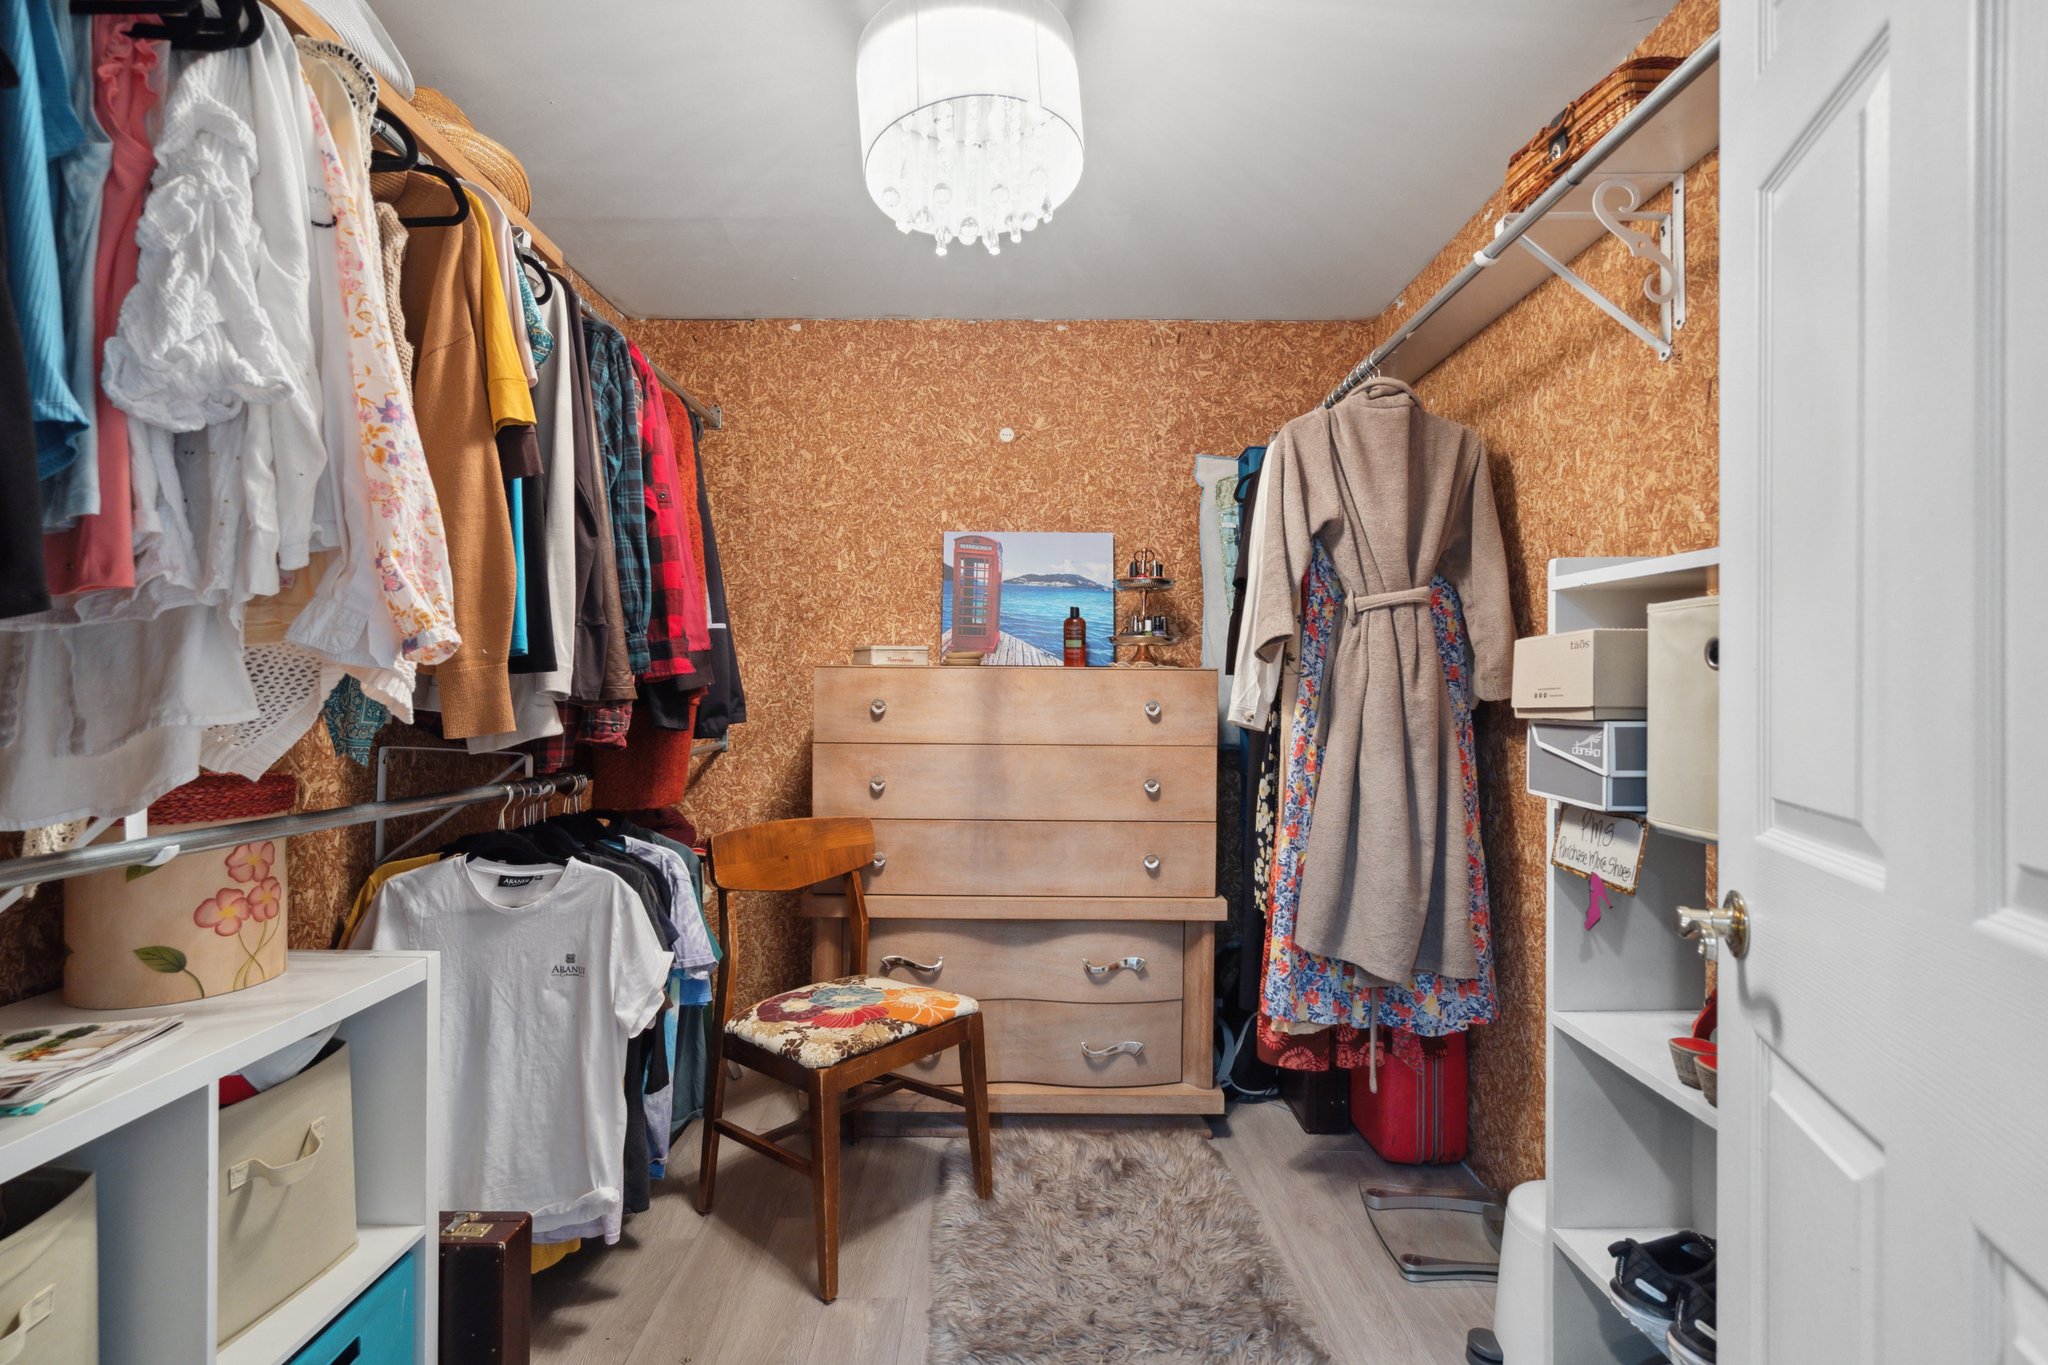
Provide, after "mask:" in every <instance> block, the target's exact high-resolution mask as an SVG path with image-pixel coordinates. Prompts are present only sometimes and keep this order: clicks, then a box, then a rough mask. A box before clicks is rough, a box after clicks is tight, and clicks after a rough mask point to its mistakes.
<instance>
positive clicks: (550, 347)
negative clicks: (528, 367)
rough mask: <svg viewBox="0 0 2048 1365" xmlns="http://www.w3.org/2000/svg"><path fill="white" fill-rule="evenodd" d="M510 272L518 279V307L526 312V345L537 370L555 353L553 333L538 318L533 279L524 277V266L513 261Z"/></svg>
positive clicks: (538, 305)
mask: <svg viewBox="0 0 2048 1365" xmlns="http://www.w3.org/2000/svg"><path fill="white" fill-rule="evenodd" d="M512 273H513V274H514V275H515V276H517V277H518V280H519V307H520V309H521V311H522V312H524V313H525V314H526V347H527V349H528V350H530V351H532V352H533V367H534V368H535V369H536V370H537V369H539V368H540V367H541V366H543V365H545V364H547V363H548V357H549V356H551V355H553V354H554V353H555V334H554V333H553V332H550V331H549V330H548V325H547V324H546V323H545V322H542V321H541V320H540V304H539V303H537V302H536V301H535V300H534V297H533V281H532V280H529V279H527V278H526V270H525V268H524V267H522V266H521V265H519V264H518V262H516V261H515V262H514V263H513V266H512Z"/></svg>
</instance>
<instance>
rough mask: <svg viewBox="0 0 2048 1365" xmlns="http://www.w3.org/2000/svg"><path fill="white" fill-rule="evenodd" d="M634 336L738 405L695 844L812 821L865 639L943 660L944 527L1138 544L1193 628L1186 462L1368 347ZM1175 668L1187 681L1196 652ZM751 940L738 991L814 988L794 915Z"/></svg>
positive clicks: (707, 333) (1208, 329)
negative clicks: (738, 693) (723, 733)
mask: <svg viewBox="0 0 2048 1365" xmlns="http://www.w3.org/2000/svg"><path fill="white" fill-rule="evenodd" d="M936 264H937V265H939V266H941V267H943V266H944V264H945V263H944V262H937V263H936ZM633 331H634V334H635V335H636V336H637V337H638V339H639V340H640V343H641V345H642V346H644V347H647V348H648V350H649V353H650V355H651V356H652V357H653V358H654V359H655V360H656V361H657V362H659V363H660V364H661V365H662V366H663V367H664V368H665V369H667V370H668V371H669V373H671V374H674V375H676V376H677V377H679V378H681V379H682V380H683V382H684V383H686V384H688V385H689V386H690V388H691V389H692V391H693V392H696V393H699V394H700V395H702V396H704V397H706V398H707V399H715V400H716V401H717V402H719V403H720V404H722V405H723V407H724V409H725V421H726V426H725V430H723V431H721V432H718V433H716V434H714V435H712V436H711V437H709V439H708V440H707V441H706V443H705V455H706V458H707V460H708V461H709V466H708V467H709V471H710V481H711V497H712V503H713V509H714V514H715V516H716V518H717V528H718V540H719V547H720V552H721V554H722V555H723V557H724V567H725V579H726V589H727V592H728V594H729V605H730V608H731V618H732V627H733V633H734V640H735V643H736V644H737V646H738V648H739V654H740V662H741V666H742V669H743V672H744V676H745V679H746V687H747V712H748V719H747V724H746V725H744V726H741V727H738V728H736V729H735V730H734V731H733V751H732V752H731V753H730V754H728V755H726V756H724V757H722V758H719V759H717V760H715V761H714V762H712V763H711V765H710V766H709V768H708V770H707V771H706V772H705V773H704V775H703V777H702V778H700V779H699V781H698V783H697V785H696V787H695V788H694V789H693V790H692V793H691V799H690V800H689V801H687V802H685V803H684V810H685V811H686V812H687V813H688V814H689V815H690V817H691V818H692V819H693V820H695V821H696V822H697V823H698V826H699V827H700V828H702V829H706V830H719V829H728V828H731V827H733V826H736V825H742V824H746V823H749V822H752V821H756V820H772V819H780V818H784V817H788V816H796V815H805V814H808V813H809V811H810V789H811V764H810V744H811V678H812V672H813V670H814V669H816V668H817V667H818V666H819V665H821V664H843V663H845V662H847V660H848V651H849V650H851V649H852V648H853V647H854V646H856V645H860V644H870V643H875V644H882V643H887V644H900V643H912V644H916V643H922V644H928V645H930V646H932V647H933V650H934V653H935V654H936V651H937V646H938V636H939V565H940V563H941V558H942V551H941V537H942V536H943V535H944V533H945V532H947V531H961V530H1033V531H1109V532H1112V533H1114V534H1115V536H1116V546H1117V552H1118V554H1119V555H1120V556H1121V555H1127V554H1128V553H1129V552H1130V551H1132V550H1134V549H1137V548H1139V547H1140V546H1145V547H1150V548H1151V549H1154V550H1156V551H1157V552H1158V553H1159V555H1160V556H1161V557H1162V558H1164V559H1165V561H1166V563H1167V565H1168V566H1169V568H1170V569H1171V570H1172V571H1173V572H1174V573H1175V574H1177V575H1178V577H1179V579H1180V586H1179V587H1177V588H1175V589H1174V591H1173V593H1172V594H1171V598H1170V600H1169V601H1168V603H1167V605H1166V606H1165V608H1164V609H1165V610H1166V611H1167V612H1168V613H1169V614H1171V615H1172V616H1173V617H1174V618H1175V620H1176V621H1177V622H1178V623H1180V624H1181V625H1182V626H1183V627H1185V628H1188V629H1190V630H1193V629H1194V628H1196V627H1198V626H1199V617H1200V614H1201V593H1202V589H1201V574H1200V570H1199V551H1198V547H1197V529H1196V510H1197V505H1198V497H1197V491H1196V487H1195V483H1194V457H1195V455H1196V454H1197V453H1209V454H1226V455H1235V454H1236V453H1237V452H1238V451H1239V450H1240V449H1241V448H1243V447H1244V446H1246V445H1251V444H1257V443H1260V442H1262V441H1264V440H1265V439H1266V437H1267V436H1269V435H1270V434H1271V433H1272V432H1273V430H1274V429H1275V428H1276V427H1277V426H1278V425H1279V424H1280V423H1282V422H1284V421H1286V420H1287V419H1289V418H1291V417H1294V416H1296V415H1298V414H1300V413H1301V412H1303V411H1305V410H1306V409H1307V408H1308V407H1310V406H1312V405H1313V404H1315V403H1316V402H1317V401H1319V400H1320V399H1321V398H1322V396H1323V395H1324V394H1325V393H1327V392H1328V390H1329V386H1330V384H1331V382H1332V376H1335V375H1341V374H1343V373H1344V371H1345V370H1347V369H1349V368H1350V367H1351V366H1352V365H1353V364H1355V363H1357V359H1358V357H1359V356H1360V355H1362V354H1364V353H1365V350H1366V349H1368V348H1369V333H1368V331H1367V329H1366V328H1364V327H1362V326H1357V325H1347V324H1279V323H1189V322H1074V323H1052V322H1044V323H1039V322H931V321H926V322H819V321H804V322H792V321H786V320H785V321H767V322H642V323H636V324H634V327H633ZM1005 427H1008V428H1010V429H1011V431H1012V432H1013V434H1014V439H1013V440H1012V441H1009V442H1007V443H1006V442H1004V441H1003V440H1002V439H1001V437H1000V433H1001V431H1002V429H1003V428H1005ZM1108 625H1109V622H1107V621H1091V622H1089V629H1090V630H1091V631H1102V630H1105V629H1107V628H1108ZM1168 657H1171V658H1172V659H1173V660H1174V661H1175V662H1178V663H1188V664H1192V663H1196V662H1198V661H1199V659H1200V649H1199V646H1198V645H1197V644H1194V643H1189V644H1185V645H1182V646H1179V647H1177V648H1176V649H1175V650H1174V651H1171V653H1170V655H1169V656H1168ZM744 925H745V928H744V931H743V934H742V941H741V945H740V959H739V990H740V992H741V994H743V995H746V994H748V993H751V994H752V995H754V996H758V995H760V994H763V993H766V992H767V991H769V990H770V989H771V988H776V989H779V988H782V987H786V986H788V985H791V984H796V983H798V982H800V981H801V980H803V979H805V978H806V977H807V975H808V972H809V965H810V961H809V939H808V932H807V930H806V928H805V927H804V925H803V924H802V923H801V922H799V921H798V920H797V919H796V918H795V916H794V906H793V905H792V904H789V903H776V902H769V901H764V900H755V901H753V902H752V903H750V904H749V905H748V906H747V907H746V919H745V921H744Z"/></svg>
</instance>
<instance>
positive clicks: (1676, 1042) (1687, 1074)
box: [1671, 990, 1721, 1090]
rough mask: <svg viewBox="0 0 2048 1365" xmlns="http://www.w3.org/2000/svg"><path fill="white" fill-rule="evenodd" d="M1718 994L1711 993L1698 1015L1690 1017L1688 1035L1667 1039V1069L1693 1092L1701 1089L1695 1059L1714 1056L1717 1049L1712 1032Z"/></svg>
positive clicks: (1716, 1019) (1718, 1007)
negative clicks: (1669, 1054) (1689, 1031)
mask: <svg viewBox="0 0 2048 1365" xmlns="http://www.w3.org/2000/svg"><path fill="white" fill-rule="evenodd" d="M1720 1015H1721V992H1719V991H1718V990H1717V991H1712V992H1709V993H1708V995H1707V1003H1706V1004H1704V1005H1702V1006H1700V1012H1699V1013H1698V1014H1695V1015H1694V1016H1693V1017H1692V1032H1691V1034H1690V1035H1688V1036H1686V1037H1684V1038H1673V1039H1672V1040H1671V1066H1672V1069H1673V1070H1675V1071H1677V1072H1678V1080H1679V1083H1680V1084H1681V1085H1689V1086H1691V1087H1692V1088H1693V1089H1695V1090H1699V1089H1702V1088H1703V1087H1702V1085H1701V1082H1700V1074H1699V1059H1700V1058H1702V1057H1706V1058H1709V1059H1715V1058H1717V1057H1718V1054H1719V1048H1718V1046H1717V1045H1716V1044H1715V1043H1714V1042H1713V1041H1712V1039H1713V1037H1714V1029H1715V1028H1716V1026H1718V1025H1719V1023H1720Z"/></svg>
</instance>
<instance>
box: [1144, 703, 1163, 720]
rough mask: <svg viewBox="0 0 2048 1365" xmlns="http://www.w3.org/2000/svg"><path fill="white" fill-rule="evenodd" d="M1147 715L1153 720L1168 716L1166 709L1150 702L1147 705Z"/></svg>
mask: <svg viewBox="0 0 2048 1365" xmlns="http://www.w3.org/2000/svg"><path fill="white" fill-rule="evenodd" d="M1145 714H1146V715H1147V716H1148V717H1150V718H1151V719H1153V720H1158V719H1159V718H1160V717H1161V716H1162V715H1165V714H1166V708H1165V707H1163V706H1161V705H1160V704H1159V703H1158V702H1156V701H1148V702H1146V703H1145Z"/></svg>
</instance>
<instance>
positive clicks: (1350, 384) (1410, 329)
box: [1323, 29, 1721, 408]
mask: <svg viewBox="0 0 2048 1365" xmlns="http://www.w3.org/2000/svg"><path fill="white" fill-rule="evenodd" d="M1720 59H1721V33H1720V30H1718V29H1716V30H1715V31H1714V34H1713V36H1712V37H1710V38H1708V39H1707V40H1706V41H1705V42H1703V43H1701V44H1700V45H1699V46H1698V47H1697V48H1695V49H1693V53H1692V55H1691V56H1690V57H1687V58H1686V59H1685V60H1684V61H1683V62H1681V63H1679V64H1678V65H1677V66H1676V67H1674V68H1673V69H1672V72H1671V74H1670V75H1668V76H1666V77H1665V78H1664V79H1663V80H1661V81H1659V82H1658V83H1657V88H1656V89H1654V90H1652V91H1651V92H1650V93H1649V94H1647V95H1645V96H1644V97H1643V102H1642V103H1641V104H1639V105H1637V106H1636V107H1635V108H1633V109H1631V110H1630V111H1629V112H1628V114H1627V115H1626V116H1625V117H1624V118H1623V119H1622V120H1621V122H1620V123H1617V124H1615V125H1614V127H1613V128H1612V129H1610V130H1609V131H1608V134H1607V136H1606V137H1603V138H1601V139H1600V140H1599V141H1598V142H1596V143H1594V144H1593V145H1592V146H1591V147H1590V148H1588V149H1587V151H1586V154H1585V155H1584V156H1582V157H1580V158H1579V159H1578V161H1577V162H1575V163H1574V164H1573V165H1572V168H1571V169H1570V170H1568V171H1566V172H1565V173H1564V174H1563V175H1562V176H1560V177H1558V180H1557V183H1556V184H1554V185H1552V186H1551V187H1550V188H1549V189H1547V190H1545V191H1543V193H1542V194H1540V195H1538V196H1537V197H1536V201H1535V202H1534V203H1532V204H1530V205H1529V207H1528V208H1526V209H1523V210H1522V211H1521V212H1520V213H1517V214H1513V215H1511V221H1510V222H1509V223H1508V225H1507V226H1506V227H1504V228H1502V229H1501V230H1500V232H1499V233H1498V234H1496V235H1495V237H1494V239H1493V240H1492V241H1491V242H1488V243H1487V244H1486V245H1485V246H1484V247H1482V248H1480V250H1479V251H1478V252H1477V253H1475V254H1474V256H1473V258H1472V261H1471V263H1470V264H1469V265H1467V266H1466V267H1465V268H1464V269H1463V270H1460V271H1459V272H1458V273H1457V274H1455V275H1453V276H1452V277H1451V279H1450V283H1448V284H1446V285H1445V286H1444V287H1443V288H1441V289H1439V290H1437V291H1436V293H1435V294H1434V295H1432V296H1431V297H1430V300H1429V302H1428V303H1425V304H1423V305H1422V307H1420V308H1418V309H1416V310H1415V312H1414V314H1413V315H1412V316H1410V317H1409V319H1408V320H1407V321H1406V322H1404V323H1402V324H1401V328H1400V330H1399V331H1397V332H1395V333H1394V334H1393V335H1392V336H1390V337H1388V338H1387V339H1386V340H1385V341H1383V342H1381V343H1380V344H1379V346H1378V347H1377V348H1375V349H1374V351H1373V353H1372V354H1371V355H1369V356H1367V357H1366V358H1365V359H1364V360H1361V361H1359V362H1358V366H1357V368H1355V369H1353V370H1352V371H1351V373H1350V374H1347V375H1345V376H1344V382H1343V383H1341V384H1339V385H1338V386H1337V387H1336V388H1335V389H1332V390H1331V391H1330V396H1329V397H1328V398H1325V399H1324V400H1323V406H1324V407H1326V408H1333V407H1335V406H1336V405H1337V404H1338V403H1339V402H1340V401H1342V400H1343V397H1344V395H1345V394H1347V393H1350V392H1351V391H1352V390H1353V389H1355V388H1357V387H1358V386H1359V384H1360V383H1361V382H1363V381H1364V379H1365V378H1366V376H1367V375H1371V374H1376V373H1378V371H1379V368H1380V365H1381V364H1382V363H1384V362H1385V361H1387V360H1390V359H1392V358H1393V354H1394V352H1396V351H1398V350H1400V349H1401V343H1402V342H1404V341H1406V340H1408V338H1409V337H1411V336H1414V335H1415V333H1416V332H1417V331H1418V330H1419V329H1420V328H1421V326H1422V324H1423V323H1425V322H1428V321H1429V320H1430V319H1431V318H1432V317H1434V316H1436V313H1437V310H1438V309H1440V308H1442V307H1443V306H1444V305H1445V304H1447V303H1449V302H1450V301H1451V300H1452V299H1453V298H1455V297H1457V294H1458V292H1459V291H1460V290H1462V289H1463V288H1464V287H1465V286H1466V285H1468V284H1470V283H1472V281H1474V280H1476V279H1478V278H1479V275H1480V272H1481V271H1483V270H1485V269H1486V267H1488V266H1490V265H1492V264H1493V263H1494V262H1495V261H1497V260H1499V259H1500V258H1501V254H1502V253H1503V252H1505V251H1506V250H1507V249H1508V248H1509V247H1511V246H1513V245H1514V244H1515V243H1516V242H1518V241H1520V240H1521V239H1522V234H1523V233H1525V232H1527V231H1528V230H1529V229H1530V228H1532V227H1535V226H1536V224H1537V223H1539V222H1541V221H1542V220H1543V215H1544V214H1546V213H1548V212H1550V211H1551V210H1552V209H1553V208H1556V207H1557V205H1558V203H1559V202H1560V201H1561V200H1563V198H1564V197H1565V196H1566V195H1568V194H1570V193H1571V192H1572V191H1573V190H1575V189H1577V188H1578V187H1579V186H1580V185H1581V184H1583V183H1584V182H1585V180H1586V177H1588V176H1590V175H1591V174H1592V173H1593V172H1594V171H1597V170H1599V169H1600V165H1601V163H1602V162H1604V161H1606V160H1607V158H1608V157H1610V156H1612V155H1614V153H1615V152H1616V151H1617V150H1618V149H1619V148H1620V147H1621V144H1622V143H1624V142H1627V141H1628V140H1629V139H1630V138H1631V137H1634V136H1635V134H1636V131H1637V130H1638V129H1639V128H1641V127H1642V126H1643V125H1644V124H1646V123H1648V122H1649V121H1650V120H1651V119H1653V118H1655V117H1656V116H1657V114H1658V112H1659V111H1660V110H1662V109H1663V108H1664V106H1665V105H1667V104H1669V103H1671V101H1673V100H1675V99H1677V98H1678V97H1679V95H1681V94H1683V93H1684V91H1685V88H1686V87H1687V86H1689V85H1691V84H1692V83H1693V82H1694V81H1695V80H1697V79H1698V78H1699V76H1700V73H1702V72H1704V71H1706V70H1707V69H1708V68H1710V67H1712V66H1713V65H1714V63H1715V62H1717V61H1719V60H1720ZM1678 169H1679V170H1681V171H1682V170H1685V169H1687V168H1686V167H1679V168H1678Z"/></svg>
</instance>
